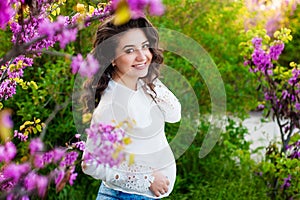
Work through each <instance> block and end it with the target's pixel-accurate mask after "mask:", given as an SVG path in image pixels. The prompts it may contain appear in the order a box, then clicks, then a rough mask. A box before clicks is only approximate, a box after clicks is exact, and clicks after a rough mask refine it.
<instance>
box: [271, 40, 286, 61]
mask: <svg viewBox="0 0 300 200" xmlns="http://www.w3.org/2000/svg"><path fill="white" fill-rule="evenodd" d="M283 49H284V43H282V42H279V43H278V44H275V45H273V46H271V47H270V53H269V54H270V57H271V59H272V60H278V58H279V56H280V55H281V53H282V51H283Z"/></svg>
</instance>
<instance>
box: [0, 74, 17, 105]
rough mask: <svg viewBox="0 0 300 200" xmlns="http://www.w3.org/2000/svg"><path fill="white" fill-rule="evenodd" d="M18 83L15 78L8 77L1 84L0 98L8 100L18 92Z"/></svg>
mask: <svg viewBox="0 0 300 200" xmlns="http://www.w3.org/2000/svg"><path fill="white" fill-rule="evenodd" d="M16 86H17V83H16V81H14V80H11V79H6V80H4V81H3V82H1V84H0V98H1V99H2V98H4V99H5V100H7V99H8V98H11V97H12V96H13V95H14V94H16Z"/></svg>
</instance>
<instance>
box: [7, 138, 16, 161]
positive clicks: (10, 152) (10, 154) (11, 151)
mask: <svg viewBox="0 0 300 200" xmlns="http://www.w3.org/2000/svg"><path fill="white" fill-rule="evenodd" d="M5 151H6V161H7V162H8V161H11V160H12V159H13V158H14V157H15V156H16V154H17V148H16V146H15V145H14V143H12V142H7V143H6V144H5Z"/></svg>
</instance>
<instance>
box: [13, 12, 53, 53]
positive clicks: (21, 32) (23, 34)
mask: <svg viewBox="0 0 300 200" xmlns="http://www.w3.org/2000/svg"><path fill="white" fill-rule="evenodd" d="M45 20H47V17H44V16H43V15H42V14H40V15H39V16H38V18H36V17H33V16H32V17H30V18H28V19H25V20H24V25H23V26H24V29H21V28H20V26H19V25H16V23H17V22H12V23H11V25H10V27H11V30H12V32H13V37H12V42H13V43H14V44H23V43H28V42H31V41H32V40H33V39H35V38H38V37H40V36H41V35H43V34H41V33H40V32H39V26H40V25H41V24H43V22H44V21H45ZM55 42H56V39H55V38H45V39H43V40H41V41H39V42H35V43H34V44H32V45H31V46H30V47H29V48H28V50H29V51H31V50H32V51H39V50H42V49H48V48H49V47H52V46H53V45H54V44H55ZM37 55H38V56H39V55H41V54H40V53H38V54H37Z"/></svg>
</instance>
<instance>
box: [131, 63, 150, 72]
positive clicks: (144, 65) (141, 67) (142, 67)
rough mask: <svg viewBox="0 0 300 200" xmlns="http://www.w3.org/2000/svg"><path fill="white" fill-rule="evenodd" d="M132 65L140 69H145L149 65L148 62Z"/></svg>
mask: <svg viewBox="0 0 300 200" xmlns="http://www.w3.org/2000/svg"><path fill="white" fill-rule="evenodd" d="M132 67H134V68H135V69H138V70H142V69H145V68H146V67H147V65H146V63H141V64H136V65H132Z"/></svg>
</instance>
